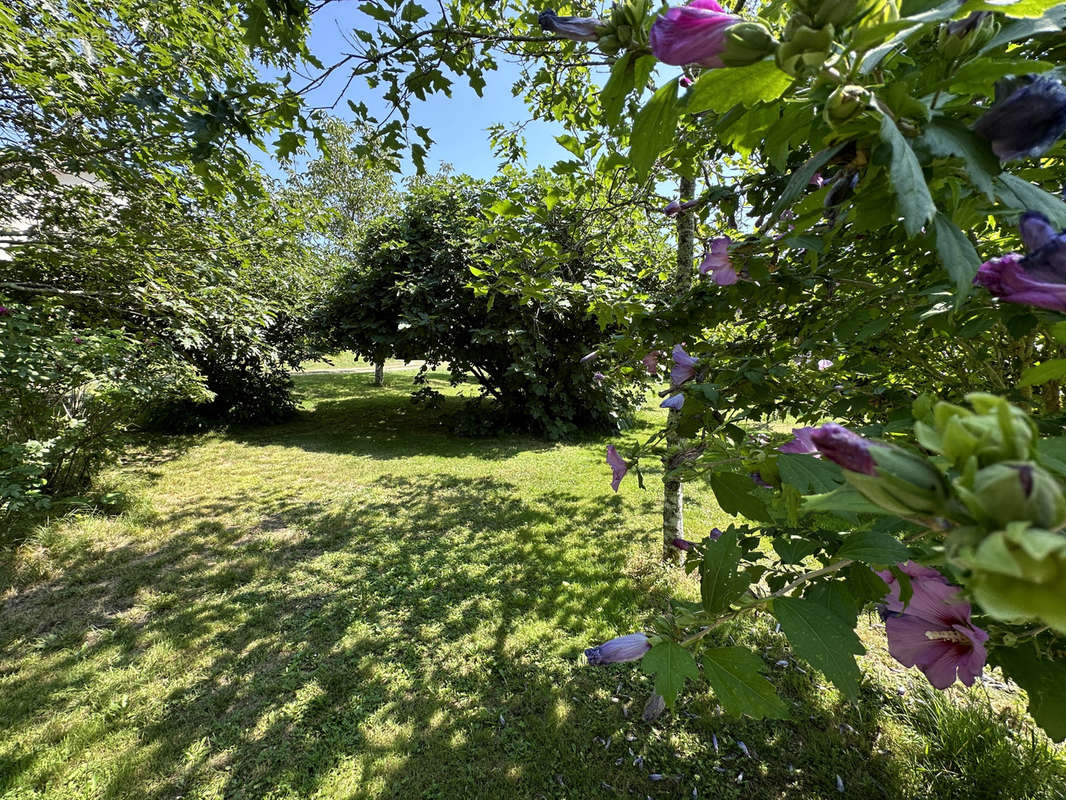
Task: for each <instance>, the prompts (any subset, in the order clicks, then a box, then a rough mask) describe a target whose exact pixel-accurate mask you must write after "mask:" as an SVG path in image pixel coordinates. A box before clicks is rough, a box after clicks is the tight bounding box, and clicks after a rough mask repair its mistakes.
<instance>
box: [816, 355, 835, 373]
mask: <svg viewBox="0 0 1066 800" xmlns="http://www.w3.org/2000/svg"><path fill="white" fill-rule="evenodd" d="M831 366H833V362H832V361H830V360H829V359H828V358H819V359H818V371H819V372H825V371H826V370H827V369H829V368H830V367H831Z"/></svg>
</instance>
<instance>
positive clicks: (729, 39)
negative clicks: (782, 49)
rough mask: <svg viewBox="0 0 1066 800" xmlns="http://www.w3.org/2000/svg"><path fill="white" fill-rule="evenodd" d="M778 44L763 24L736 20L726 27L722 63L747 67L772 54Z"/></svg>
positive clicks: (729, 65)
mask: <svg viewBox="0 0 1066 800" xmlns="http://www.w3.org/2000/svg"><path fill="white" fill-rule="evenodd" d="M778 44H779V42H778V41H777V39H775V38H774V37H773V35H772V34H771V33H770V30H769V28H767V27H766V26H765V25H761V24H759V23H758V22H738V23H737V24H736V25H730V26H729V27H728V28H727V29H726V32H725V49H724V50H723V51H722V63H723V64H725V65H726V66H727V67H747V66H749V65H751V64H754V63H756V62H758V61H762V60H763V59H764V58H766V57H767V56H770V55H773V54H774V53H775V52H776V51H777V47H778Z"/></svg>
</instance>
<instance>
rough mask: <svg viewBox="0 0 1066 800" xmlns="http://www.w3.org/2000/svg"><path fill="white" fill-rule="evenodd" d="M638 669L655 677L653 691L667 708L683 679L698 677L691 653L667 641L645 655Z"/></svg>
mask: <svg viewBox="0 0 1066 800" xmlns="http://www.w3.org/2000/svg"><path fill="white" fill-rule="evenodd" d="M640 667H641V669H643V670H644V671H645V672H646V673H647V674H649V675H652V674H654V675H655V691H656V692H658V693H659V694H660V695H662V698H663V700H665V701H666V705H667V706H668V707H672V706H673V705H674V700H676V699H677V693H678V692H679V691H681V687H682V686H683V685H684V683H685V678H693V679H695V678H698V677H699V676H700V670H699V667H698V666H696V659H694V658H693V657H692V653H690V652H689V651H688V650H686V649H685V648H684V647H682V646H681V645H679V644H678V643H677V642H672V641H670V640H669V639H667V640H665V641H662V642H659V643H658V644H657V645H655V646H654V647H652V649H651V650H649V651H648V652H647V653H645V654H644V658H642V659H641V660H640Z"/></svg>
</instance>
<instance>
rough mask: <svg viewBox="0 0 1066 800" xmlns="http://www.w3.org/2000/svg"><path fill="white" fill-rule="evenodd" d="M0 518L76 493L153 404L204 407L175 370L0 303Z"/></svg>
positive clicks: (85, 331) (48, 313)
mask: <svg viewBox="0 0 1066 800" xmlns="http://www.w3.org/2000/svg"><path fill="white" fill-rule="evenodd" d="M0 303H2V305H3V312H2V313H0V515H2V514H5V513H11V512H13V511H16V510H19V509H21V508H26V507H42V506H45V505H47V504H48V503H49V502H50V498H51V497H52V496H55V495H63V494H73V493H77V492H80V491H82V490H83V489H84V488H85V487H86V486H87V485H88V484H89V482H90V479H91V478H92V476H93V474H94V472H95V471H96V470H97V469H98V468H99V467H100V466H101V465H102V464H104V463H106V461H107V460H108V459H109V457H110V456H111V454H112V452H113V450H114V448H115V447H116V445H117V444H118V442H119V437H120V435H121V433H122V432H123V430H125V428H126V427H127V426H128V425H129V424H130V423H131V422H132V421H133V420H134V419H135V418H136V417H137V416H138V415H140V414H142V413H143V412H144V411H145V409H147V408H148V407H150V406H151V405H152V404H154V403H162V402H174V401H176V400H177V399H179V398H201V399H204V400H207V399H209V394H208V393H207V391H206V390H205V389H204V387H203V385H202V381H201V380H200V378H199V377H198V376H197V375H196V373H195V371H194V370H193V369H192V368H191V367H190V366H189V365H188V364H186V363H185V362H183V361H182V360H180V359H178V358H176V357H175V356H174V355H173V354H172V353H169V352H168V351H167V349H166V348H165V347H164V346H163V345H162V344H160V343H158V342H142V341H139V340H138V339H137V338H135V337H133V336H131V335H130V334H129V333H128V332H127V331H124V330H121V329H111V328H99V327H96V328H94V327H84V326H81V325H79V324H78V323H77V320H76V317H75V315H74V314H73V313H72V312H71V311H70V310H69V309H66V308H64V307H62V306H59V305H57V304H55V303H41V304H35V305H23V304H13V303H11V301H9V300H4V299H0Z"/></svg>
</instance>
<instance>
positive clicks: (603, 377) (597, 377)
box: [592, 372, 607, 383]
mask: <svg viewBox="0 0 1066 800" xmlns="http://www.w3.org/2000/svg"><path fill="white" fill-rule="evenodd" d="M592 380H594V381H596V383H603V382H604V381H605V380H607V376H606V375H604V374H603V373H602V372H593V373H592Z"/></svg>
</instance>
